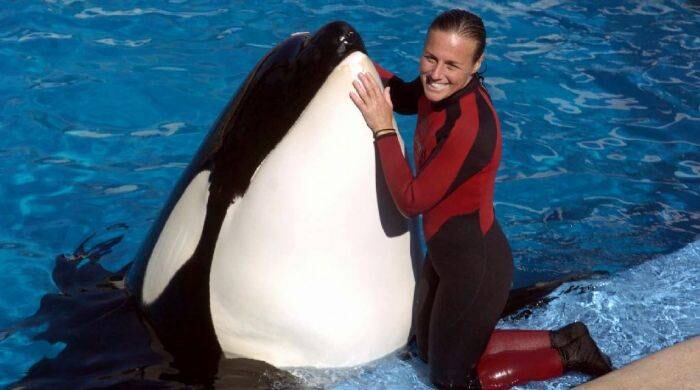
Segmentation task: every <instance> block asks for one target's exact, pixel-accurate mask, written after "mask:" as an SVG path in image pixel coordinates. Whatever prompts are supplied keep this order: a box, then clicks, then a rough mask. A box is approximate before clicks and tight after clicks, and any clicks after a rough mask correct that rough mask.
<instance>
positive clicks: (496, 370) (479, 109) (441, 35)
mask: <svg viewBox="0 0 700 390" xmlns="http://www.w3.org/2000/svg"><path fill="white" fill-rule="evenodd" d="M485 45H486V34H485V29H484V25H483V22H482V21H481V19H480V18H479V17H478V16H476V15H474V14H472V13H470V12H467V11H464V10H451V11H447V12H444V13H443V14H441V15H439V16H438V17H437V18H436V19H435V20H434V21H433V23H432V24H431V25H430V28H429V30H428V36H427V38H426V42H425V46H424V50H423V56H422V57H421V59H420V76H419V77H418V78H417V79H416V80H414V81H413V82H410V83H405V82H403V81H402V80H401V79H399V78H398V77H396V76H394V75H393V74H392V73H390V72H388V71H386V70H384V69H382V68H381V67H379V66H377V69H378V70H379V73H380V76H381V77H382V79H383V82H384V83H385V84H387V85H388V87H386V88H385V89H384V90H383V91H382V89H381V88H380V87H379V86H378V85H377V84H376V83H375V82H374V81H373V79H372V78H371V77H370V76H368V75H367V74H360V75H359V80H356V81H355V82H354V83H353V85H354V87H355V90H356V92H352V93H351V94H350V97H351V99H352V100H353V102H354V103H355V105H357V107H358V108H359V109H360V111H361V112H362V115H363V117H364V118H365V121H366V122H367V125H368V127H369V128H370V129H371V130H372V131H373V134H374V139H375V148H376V152H377V153H378V155H379V160H380V163H381V167H382V170H383V172H384V176H385V178H386V181H387V184H388V185H389V188H390V191H391V194H392V197H393V199H394V202H395V203H396V205H397V206H398V208H399V209H400V210H402V212H403V213H404V214H406V215H408V216H414V215H417V214H420V213H422V214H423V223H424V226H423V228H424V233H425V237H426V241H427V246H428V253H427V256H426V261H425V265H424V268H423V271H422V274H421V277H420V280H419V281H418V290H417V297H416V299H417V304H418V306H417V308H418V309H417V311H416V313H414V323H415V336H416V341H417V344H418V349H419V355H420V357H421V358H422V359H423V360H425V361H427V362H428V364H429V365H430V378H431V381H432V382H433V383H434V384H436V385H437V386H438V387H446V388H455V387H461V388H465V387H466V388H479V387H484V388H503V387H510V386H512V385H515V384H518V383H524V382H527V381H530V380H543V379H548V378H551V377H555V376H559V375H561V374H562V372H564V371H568V370H576V371H581V372H584V373H587V374H589V375H592V376H599V375H602V374H604V373H607V372H609V371H610V370H611V369H612V367H611V365H610V361H609V359H607V357H606V356H605V355H603V354H602V353H601V352H600V350H599V349H598V348H597V346H596V345H595V342H594V341H593V340H592V338H591V337H590V335H589V333H588V330H587V329H586V327H585V325H583V324H582V323H580V322H577V323H573V324H570V325H568V326H566V327H564V328H562V329H560V330H558V331H553V332H549V331H519V330H515V331H499V330H496V331H494V328H495V325H496V323H497V322H498V319H499V317H500V314H501V312H502V310H503V308H504V306H505V303H506V300H507V298H508V292H509V290H510V286H511V280H512V273H513V262H512V257H511V253H510V248H509V246H508V242H507V240H506V238H505V236H504V235H503V232H502V231H501V228H500V227H499V225H498V222H497V221H496V219H495V216H494V210H493V193H494V184H495V178H496V172H497V170H498V164H499V162H500V158H501V131H500V124H499V121H498V117H497V115H496V112H495V110H494V108H493V105H492V103H491V99H490V98H489V95H488V93H487V92H486V89H485V88H484V86H483V85H482V84H481V81H480V76H479V75H478V73H477V72H478V70H479V68H480V66H481V63H482V62H483V59H484V48H485ZM392 109H393V110H395V111H396V112H399V113H402V114H417V115H418V120H417V128H416V132H415V139H414V155H415V161H416V166H417V175H416V176H415V177H413V175H412V174H411V170H410V168H409V166H408V163H407V162H406V160H405V158H404V157H403V155H402V152H401V146H400V145H399V142H398V140H397V137H396V131H395V130H394V129H393V128H392V123H393V122H392Z"/></svg>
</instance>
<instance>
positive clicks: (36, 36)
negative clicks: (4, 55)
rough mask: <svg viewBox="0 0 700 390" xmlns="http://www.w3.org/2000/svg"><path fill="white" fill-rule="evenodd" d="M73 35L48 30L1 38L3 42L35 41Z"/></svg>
mask: <svg viewBox="0 0 700 390" xmlns="http://www.w3.org/2000/svg"><path fill="white" fill-rule="evenodd" d="M71 38H73V35H71V34H60V33H55V32H47V31H32V32H29V33H24V34H22V35H19V36H17V35H15V36H11V37H5V38H0V41H2V42H27V41H35V40H40V39H71Z"/></svg>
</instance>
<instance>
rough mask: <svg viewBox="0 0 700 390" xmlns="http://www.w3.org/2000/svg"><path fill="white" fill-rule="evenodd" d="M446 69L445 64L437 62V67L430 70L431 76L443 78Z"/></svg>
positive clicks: (435, 78)
mask: <svg viewBox="0 0 700 390" xmlns="http://www.w3.org/2000/svg"><path fill="white" fill-rule="evenodd" d="M444 70H445V69H444V65H443V64H440V63H438V64H435V67H434V68H433V69H432V70H431V71H430V78H431V79H433V80H439V79H440V78H442V75H443V73H444Z"/></svg>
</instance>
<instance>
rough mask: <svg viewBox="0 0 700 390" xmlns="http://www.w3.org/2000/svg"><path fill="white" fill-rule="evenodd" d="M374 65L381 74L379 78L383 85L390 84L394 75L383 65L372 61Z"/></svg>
mask: <svg viewBox="0 0 700 390" xmlns="http://www.w3.org/2000/svg"><path fill="white" fill-rule="evenodd" d="M372 63H373V64H374V67H375V68H376V69H377V73H379V78H380V79H382V84H384V85H385V86H386V85H387V84H388V83H389V80H391V79H392V78H394V77H395V76H394V74H393V73H391V72H389V71H388V70H386V69H384V68H383V67H382V66H381V65H379V64H378V63H376V62H374V61H372Z"/></svg>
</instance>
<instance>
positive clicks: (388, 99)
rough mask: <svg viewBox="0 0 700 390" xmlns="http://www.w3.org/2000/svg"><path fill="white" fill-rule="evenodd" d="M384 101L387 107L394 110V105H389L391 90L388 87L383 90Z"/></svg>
mask: <svg viewBox="0 0 700 390" xmlns="http://www.w3.org/2000/svg"><path fill="white" fill-rule="evenodd" d="M384 100H386V103H387V104H388V105H389V107H390V108H392V109H393V108H394V105H393V104H392V103H391V89H390V87H386V88H384Z"/></svg>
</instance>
